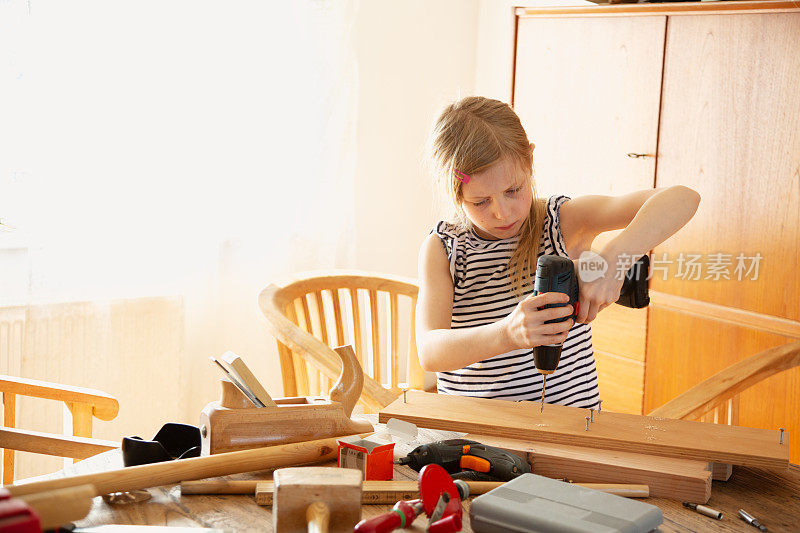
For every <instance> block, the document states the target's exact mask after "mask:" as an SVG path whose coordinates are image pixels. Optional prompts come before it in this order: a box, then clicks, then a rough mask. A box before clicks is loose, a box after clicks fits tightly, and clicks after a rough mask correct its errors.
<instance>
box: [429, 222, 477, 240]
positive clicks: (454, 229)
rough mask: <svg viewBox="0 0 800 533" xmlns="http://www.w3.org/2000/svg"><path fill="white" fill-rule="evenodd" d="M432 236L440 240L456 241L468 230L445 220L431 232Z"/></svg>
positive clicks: (438, 223)
mask: <svg viewBox="0 0 800 533" xmlns="http://www.w3.org/2000/svg"><path fill="white" fill-rule="evenodd" d="M431 233H432V234H435V235H437V236H438V237H439V238H440V239H443V240H444V239H457V238H459V237H463V236H464V235H466V234H467V233H469V230H468V229H466V228H464V227H462V226H461V225H459V224H455V223H453V222H448V221H447V220H440V221H439V222H437V223H436V225H435V226H434V227H433V229H432V230H431Z"/></svg>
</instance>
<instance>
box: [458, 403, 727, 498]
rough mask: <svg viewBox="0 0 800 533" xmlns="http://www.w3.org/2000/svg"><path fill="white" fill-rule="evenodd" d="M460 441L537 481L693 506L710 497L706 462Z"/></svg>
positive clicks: (484, 438) (488, 439) (485, 438)
mask: <svg viewBox="0 0 800 533" xmlns="http://www.w3.org/2000/svg"><path fill="white" fill-rule="evenodd" d="M601 416H602V415H601ZM464 438H465V439H471V440H475V441H478V442H480V443H482V444H486V445H488V446H495V447H497V448H502V449H504V450H508V451H510V452H511V453H515V454H517V455H520V456H523V457H525V458H526V459H527V460H528V462H529V463H530V464H531V466H532V467H533V473H534V474H539V475H540V476H546V477H551V478H557V479H561V478H564V479H567V480H569V481H574V482H577V483H634V484H643V485H648V486H649V487H650V495H651V496H653V497H657V498H670V499H673V500H680V501H689V502H695V503H706V502H708V499H709V498H710V497H711V479H712V473H711V466H710V463H707V462H705V461H694V460H691V459H675V458H672V457H658V456H654V455H643V454H639V453H631V452H621V451H612V450H595V449H591V448H581V447H579V446H566V445H563V444H548V443H541V442H532V441H525V440H517V439H507V438H503V437H492V436H489V435H474V434H467V435H466V436H465V437H464Z"/></svg>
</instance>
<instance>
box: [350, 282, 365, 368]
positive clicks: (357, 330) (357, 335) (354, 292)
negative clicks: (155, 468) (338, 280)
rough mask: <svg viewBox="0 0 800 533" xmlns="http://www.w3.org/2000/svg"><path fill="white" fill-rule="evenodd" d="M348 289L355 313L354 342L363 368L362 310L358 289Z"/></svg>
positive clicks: (353, 312) (353, 313)
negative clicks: (359, 303)
mask: <svg viewBox="0 0 800 533" xmlns="http://www.w3.org/2000/svg"><path fill="white" fill-rule="evenodd" d="M347 291H348V292H349V293H350V311H351V313H352V315H353V340H354V343H353V344H354V345H355V349H356V358H357V359H358V362H359V363H361V367H362V368H363V367H364V359H363V357H362V354H363V353H364V352H363V350H362V345H361V312H360V309H359V305H358V289H347Z"/></svg>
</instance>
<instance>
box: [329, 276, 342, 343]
mask: <svg viewBox="0 0 800 533" xmlns="http://www.w3.org/2000/svg"><path fill="white" fill-rule="evenodd" d="M331 303H333V321H334V324H336V346H342V345H344V322H343V321H342V306H341V304H340V303H339V290H338V289H331Z"/></svg>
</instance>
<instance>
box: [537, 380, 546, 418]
mask: <svg viewBox="0 0 800 533" xmlns="http://www.w3.org/2000/svg"><path fill="white" fill-rule="evenodd" d="M546 386H547V374H545V375H544V377H543V381H542V401H541V403H540V404H539V412H540V413H543V412H544V388H545V387H546Z"/></svg>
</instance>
